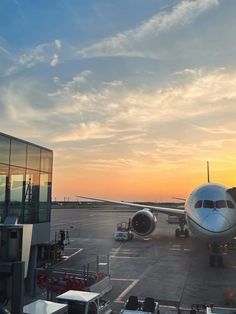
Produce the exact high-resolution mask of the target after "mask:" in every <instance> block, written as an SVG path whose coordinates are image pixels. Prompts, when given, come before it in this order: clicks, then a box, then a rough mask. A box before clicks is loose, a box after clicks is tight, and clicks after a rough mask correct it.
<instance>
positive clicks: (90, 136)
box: [0, 0, 236, 201]
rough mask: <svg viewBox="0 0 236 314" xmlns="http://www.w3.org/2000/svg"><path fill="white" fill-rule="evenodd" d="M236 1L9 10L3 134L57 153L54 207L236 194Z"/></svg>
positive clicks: (0, 11)
mask: <svg viewBox="0 0 236 314" xmlns="http://www.w3.org/2000/svg"><path fill="white" fill-rule="evenodd" d="M235 12H236V1H235V0H196V1H194V0H191V1H190V0H189V1H187V0H185V1H176V0H119V1H117V0H50V1H49V0H40V1H29V0H1V3H0V115H1V116H0V117H1V129H0V131H1V132H4V133H7V134H10V135H13V136H16V137H20V138H23V139H25V140H27V141H31V142H34V143H36V144H39V145H42V146H46V147H48V148H51V149H52V150H53V151H54V170H53V199H55V198H56V199H63V198H64V197H70V199H73V197H74V196H75V195H76V194H81V195H90V196H94V197H106V198H114V199H123V200H136V201H137V200H150V201H165V200H170V199H171V198H172V197H173V196H174V197H175V196H176V197H186V196H187V195H188V193H189V192H191V190H192V189H193V188H194V187H195V186H196V185H198V184H202V183H205V182H206V178H207V176H206V160H209V161H210V168H211V181H214V182H221V183H223V184H225V185H228V186H236V18H235V17H236V15H235Z"/></svg>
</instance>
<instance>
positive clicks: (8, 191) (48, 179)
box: [0, 132, 53, 277]
mask: <svg viewBox="0 0 236 314" xmlns="http://www.w3.org/2000/svg"><path fill="white" fill-rule="evenodd" d="M52 162H53V152H52V150H50V149H47V148H44V147H41V146H39V145H35V144H32V143H29V142H26V141H24V140H21V139H18V138H15V137H12V136H9V135H6V134H3V133H1V132H0V224H4V223H5V224H16V223H17V224H32V225H33V231H32V240H31V251H30V265H31V266H32V268H33V270H32V271H31V272H32V273H31V274H28V275H30V277H33V271H34V268H35V267H36V260H37V256H38V245H39V244H43V243H47V242H49V240H50V217H51V186H52Z"/></svg>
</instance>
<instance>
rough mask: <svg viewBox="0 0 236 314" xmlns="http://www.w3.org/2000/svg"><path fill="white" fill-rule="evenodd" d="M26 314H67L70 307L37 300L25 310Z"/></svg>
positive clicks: (26, 306)
mask: <svg viewBox="0 0 236 314" xmlns="http://www.w3.org/2000/svg"><path fill="white" fill-rule="evenodd" d="M23 313H24V314H39V313H43V314H67V313H68V305H66V304H59V303H55V302H51V301H46V300H36V301H34V302H32V303H29V304H27V305H25V306H24V308H23Z"/></svg>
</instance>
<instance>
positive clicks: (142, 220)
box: [132, 208, 157, 236]
mask: <svg viewBox="0 0 236 314" xmlns="http://www.w3.org/2000/svg"><path fill="white" fill-rule="evenodd" d="M156 222H157V219H156V216H154V215H153V213H152V212H151V211H150V210H149V209H146V208H144V209H142V210H139V211H138V212H137V213H135V214H134V216H133V217H132V227H133V229H134V232H135V233H136V234H138V235H140V236H147V235H149V234H151V233H152V232H153V231H154V229H155V227H156Z"/></svg>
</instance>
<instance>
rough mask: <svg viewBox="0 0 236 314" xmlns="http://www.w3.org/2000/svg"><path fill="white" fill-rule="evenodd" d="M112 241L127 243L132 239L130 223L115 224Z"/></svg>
mask: <svg viewBox="0 0 236 314" xmlns="http://www.w3.org/2000/svg"><path fill="white" fill-rule="evenodd" d="M114 239H115V240H116V241H128V240H132V239H133V232H132V229H131V221H129V222H128V223H126V222H120V223H118V224H117V228H116V231H115V232H114Z"/></svg>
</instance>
